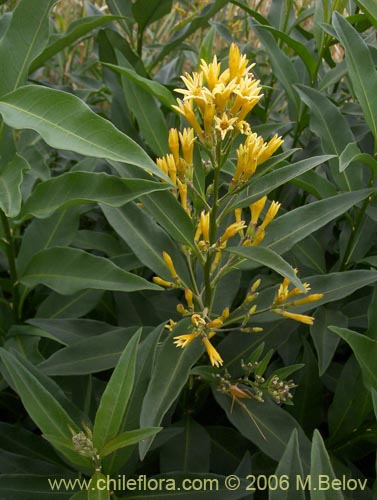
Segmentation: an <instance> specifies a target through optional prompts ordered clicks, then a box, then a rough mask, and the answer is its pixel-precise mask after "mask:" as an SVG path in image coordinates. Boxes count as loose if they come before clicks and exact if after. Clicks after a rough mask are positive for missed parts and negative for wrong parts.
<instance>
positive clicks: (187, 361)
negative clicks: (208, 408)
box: [139, 322, 204, 459]
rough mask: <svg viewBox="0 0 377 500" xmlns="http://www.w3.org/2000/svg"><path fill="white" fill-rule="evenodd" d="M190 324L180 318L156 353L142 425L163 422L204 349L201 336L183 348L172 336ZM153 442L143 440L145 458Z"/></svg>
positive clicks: (143, 407)
mask: <svg viewBox="0 0 377 500" xmlns="http://www.w3.org/2000/svg"><path fill="white" fill-rule="evenodd" d="M184 327H186V329H184ZM187 327H188V328H190V327H189V326H188V323H187V322H181V323H180V324H179V325H178V327H176V328H175V329H174V331H173V332H172V333H171V334H170V335H169V336H168V337H167V338H166V340H165V342H164V344H163V345H162V347H161V348H160V350H159V352H158V354H157V358H156V361H155V365H154V367H153V372H152V377H151V381H150V383H149V386H148V389H147V392H146V394H145V398H144V401H143V406H142V409H141V414H140V425H141V427H154V426H159V425H160V423H161V421H162V419H163V417H164V416H165V414H166V413H167V411H168V410H169V408H170V407H171V405H172V404H173V403H174V401H175V400H176V398H177V397H178V395H179V394H180V392H181V390H182V388H183V386H184V385H185V384H186V382H187V379H188V377H189V374H190V370H191V367H192V365H193V364H194V363H195V362H196V361H197V360H198V359H199V357H200V356H201V354H202V353H203V350H204V346H203V343H202V342H200V341H199V339H194V340H193V341H192V342H191V343H190V345H188V346H187V347H186V348H184V349H180V348H178V347H176V345H175V344H174V343H173V337H174V336H176V335H179V334H181V333H182V334H183V333H185V332H186V331H187ZM190 330H191V328H190ZM151 444H152V439H148V440H145V441H143V442H142V443H140V445H139V450H140V457H141V458H142V459H143V458H144V457H145V455H146V454H147V452H148V450H149V448H150V446H151Z"/></svg>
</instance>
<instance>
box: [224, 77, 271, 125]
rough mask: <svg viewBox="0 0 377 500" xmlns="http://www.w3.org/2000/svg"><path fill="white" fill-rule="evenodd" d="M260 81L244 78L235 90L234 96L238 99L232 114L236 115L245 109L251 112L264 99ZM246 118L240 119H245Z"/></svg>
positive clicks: (233, 106)
mask: <svg viewBox="0 0 377 500" xmlns="http://www.w3.org/2000/svg"><path fill="white" fill-rule="evenodd" d="M259 83H260V82H259V80H252V79H251V78H243V79H242V80H241V81H240V82H239V84H238V85H237V87H236V88H235V89H234V91H233V92H234V94H235V95H236V98H235V99H234V102H233V105H232V108H231V112H232V114H236V113H239V112H240V109H242V107H244V112H245V109H247V110H248V112H250V111H251V109H252V108H253V107H254V106H255V105H256V104H257V102H258V101H259V100H260V99H261V98H262V97H263V95H260V92H261V90H262V89H261V87H259ZM243 118H244V116H243V117H242V118H241V117H239V119H243Z"/></svg>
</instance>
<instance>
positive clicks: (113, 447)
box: [101, 427, 162, 457]
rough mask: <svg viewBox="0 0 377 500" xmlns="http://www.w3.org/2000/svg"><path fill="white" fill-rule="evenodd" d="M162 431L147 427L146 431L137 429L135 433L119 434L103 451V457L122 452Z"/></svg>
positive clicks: (159, 428)
mask: <svg viewBox="0 0 377 500" xmlns="http://www.w3.org/2000/svg"><path fill="white" fill-rule="evenodd" d="M161 430H162V427H145V428H144V429H135V430H133V431H126V432H122V434H119V436H117V437H116V438H114V439H111V440H110V441H108V442H107V443H106V444H105V446H104V447H103V448H102V450H101V457H106V456H107V455H110V453H114V451H117V450H120V449H121V448H125V447H127V446H132V445H133V444H137V443H140V441H142V440H143V439H147V438H149V437H151V436H154V435H156V434H157V433H158V432H160V431H161Z"/></svg>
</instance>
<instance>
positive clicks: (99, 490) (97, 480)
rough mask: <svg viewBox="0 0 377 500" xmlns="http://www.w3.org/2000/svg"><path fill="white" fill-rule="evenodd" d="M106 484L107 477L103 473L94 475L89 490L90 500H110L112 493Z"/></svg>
mask: <svg viewBox="0 0 377 500" xmlns="http://www.w3.org/2000/svg"><path fill="white" fill-rule="evenodd" d="M106 484H107V477H106V476H105V475H104V474H102V472H96V473H95V474H93V476H92V477H91V479H90V487H89V488H88V500H110V491H109V490H108V489H107V488H106Z"/></svg>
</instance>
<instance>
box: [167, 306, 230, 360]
mask: <svg viewBox="0 0 377 500" xmlns="http://www.w3.org/2000/svg"><path fill="white" fill-rule="evenodd" d="M186 299H187V297H186ZM228 317H229V309H228V308H226V309H224V311H223V312H222V314H221V316H219V317H217V318H215V319H213V320H211V319H209V318H204V317H203V315H200V314H197V313H194V314H192V315H191V323H192V324H193V327H194V331H193V332H191V333H184V334H183V335H177V336H176V337H174V343H175V345H176V346H177V347H182V349H183V348H185V347H187V346H188V345H189V344H190V343H191V342H192V341H193V340H194V339H196V338H197V337H200V338H201V340H202V342H203V344H204V347H205V349H206V351H207V354H208V356H209V359H210V362H211V365H212V366H216V367H219V366H222V364H223V360H222V358H221V356H220V354H219V353H218V352H217V350H216V349H215V348H214V347H213V345H212V344H211V342H210V339H211V338H212V337H214V336H215V335H216V331H215V329H217V328H221V327H222V325H223V323H224V321H225V320H226V319H227V318H228Z"/></svg>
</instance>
